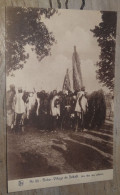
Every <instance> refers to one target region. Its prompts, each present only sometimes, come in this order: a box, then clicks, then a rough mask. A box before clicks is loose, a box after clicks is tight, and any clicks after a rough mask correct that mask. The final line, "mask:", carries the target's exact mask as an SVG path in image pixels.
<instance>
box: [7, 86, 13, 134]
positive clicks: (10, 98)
mask: <svg viewBox="0 0 120 195" xmlns="http://www.w3.org/2000/svg"><path fill="white" fill-rule="evenodd" d="M14 97H15V86H14V85H10V89H9V90H8V91H7V93H6V100H7V102H6V106H7V126H8V128H10V129H11V130H12V129H13V127H14V118H15V116H14V109H15V107H14Z"/></svg>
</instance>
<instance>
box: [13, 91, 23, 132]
mask: <svg viewBox="0 0 120 195" xmlns="http://www.w3.org/2000/svg"><path fill="white" fill-rule="evenodd" d="M14 102H15V126H16V131H17V132H18V131H20V129H21V128H22V131H24V127H23V125H24V114H25V103H24V100H23V90H22V88H21V87H19V88H18V91H17V93H16V95H15V98H14Z"/></svg>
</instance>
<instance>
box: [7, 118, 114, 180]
mask: <svg viewBox="0 0 120 195" xmlns="http://www.w3.org/2000/svg"><path fill="white" fill-rule="evenodd" d="M112 128H113V127H112V122H110V121H106V124H105V125H104V126H103V128H101V130H99V131H97V130H86V131H84V132H74V131H62V130H57V131H54V132H50V131H46V130H43V131H42V130H38V129H36V128H33V127H29V126H26V128H25V131H24V132H22V133H19V134H16V133H14V132H9V131H8V134H7V154H8V155H7V156H8V157H7V165H8V179H9V180H13V179H22V178H31V177H40V176H47V175H56V174H57V175H58V174H64V173H75V172H85V171H94V170H104V169H111V168H112V166H113V159H112V153H113V131H112Z"/></svg>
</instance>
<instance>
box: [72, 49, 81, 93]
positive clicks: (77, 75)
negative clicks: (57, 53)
mask: <svg viewBox="0 0 120 195" xmlns="http://www.w3.org/2000/svg"><path fill="white" fill-rule="evenodd" d="M72 64H73V89H74V91H76V90H80V89H81V87H82V86H83V80H82V73H81V67H80V59H79V55H78V53H77V51H76V46H74V52H73V56H72Z"/></svg>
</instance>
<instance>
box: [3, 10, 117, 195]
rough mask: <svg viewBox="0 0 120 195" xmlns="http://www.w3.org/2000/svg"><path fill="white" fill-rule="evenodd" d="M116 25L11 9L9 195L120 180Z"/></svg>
mask: <svg viewBox="0 0 120 195" xmlns="http://www.w3.org/2000/svg"><path fill="white" fill-rule="evenodd" d="M116 23H117V13H116V12H103V11H80V10H62V9H60V10H58V9H42V8H41V9H39V8H24V7H16V8H12V7H7V8H6V109H7V175H8V177H7V178H8V192H15V191H23V190H31V189H37V188H46V187H53V186H62V185H70V184H78V183H87V182H94V181H104V180H112V179H113V119H114V80H115V45H116Z"/></svg>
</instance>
